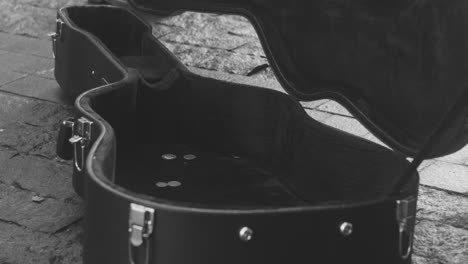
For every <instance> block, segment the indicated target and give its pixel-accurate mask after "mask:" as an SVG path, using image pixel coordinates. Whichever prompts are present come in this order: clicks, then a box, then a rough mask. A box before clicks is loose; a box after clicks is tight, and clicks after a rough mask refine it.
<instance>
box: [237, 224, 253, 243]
mask: <svg viewBox="0 0 468 264" xmlns="http://www.w3.org/2000/svg"><path fill="white" fill-rule="evenodd" d="M252 237H253V230H252V229H250V228H249V227H247V226H244V227H242V228H241V229H240V230H239V238H240V239H241V240H242V241H245V242H247V241H250V240H252Z"/></svg>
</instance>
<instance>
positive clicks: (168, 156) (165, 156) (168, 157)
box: [161, 154, 177, 160]
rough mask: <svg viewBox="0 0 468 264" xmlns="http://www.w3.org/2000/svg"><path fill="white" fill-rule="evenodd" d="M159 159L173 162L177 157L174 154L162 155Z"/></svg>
mask: <svg viewBox="0 0 468 264" xmlns="http://www.w3.org/2000/svg"><path fill="white" fill-rule="evenodd" d="M161 157H162V158H163V159H165V160H173V159H176V158H177V156H176V155H174V154H164V155H162V156H161Z"/></svg>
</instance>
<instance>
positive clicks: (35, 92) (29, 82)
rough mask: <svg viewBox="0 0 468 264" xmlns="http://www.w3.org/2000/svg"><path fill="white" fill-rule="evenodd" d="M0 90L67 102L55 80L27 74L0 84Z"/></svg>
mask: <svg viewBox="0 0 468 264" xmlns="http://www.w3.org/2000/svg"><path fill="white" fill-rule="evenodd" d="M0 63H1V59H0ZM0 90H1V91H6V92H11V93H15V94H19V95H25V96H30V97H34V98H39V99H43V100H48V101H52V102H57V103H63V104H66V103H68V102H69V100H68V99H67V97H66V95H65V94H64V93H63V91H62V90H61V89H60V87H59V86H58V84H57V82H56V81H55V80H51V79H47V78H41V77H38V76H28V77H26V78H22V79H19V80H17V81H14V82H10V83H9V84H6V85H3V86H0Z"/></svg>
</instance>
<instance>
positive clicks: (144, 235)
mask: <svg viewBox="0 0 468 264" xmlns="http://www.w3.org/2000/svg"><path fill="white" fill-rule="evenodd" d="M128 226H129V228H128V233H129V238H128V239H129V256H130V263H131V264H137V263H138V264H140V263H144V264H147V263H149V260H150V243H149V241H148V238H149V236H150V235H151V234H152V233H153V226H154V209H153V208H148V207H145V206H142V205H139V204H133V203H132V204H130V217H129V222H128ZM143 244H145V245H144V246H143ZM137 250H143V252H142V254H143V255H144V262H137V261H136V259H137V256H140V254H138V253H137V252H136V251H137Z"/></svg>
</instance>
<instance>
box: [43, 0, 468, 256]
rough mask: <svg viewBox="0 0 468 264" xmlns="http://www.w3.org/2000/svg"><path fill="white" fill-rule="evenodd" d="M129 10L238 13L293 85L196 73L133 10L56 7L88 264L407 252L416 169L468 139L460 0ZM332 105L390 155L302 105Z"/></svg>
mask: <svg viewBox="0 0 468 264" xmlns="http://www.w3.org/2000/svg"><path fill="white" fill-rule="evenodd" d="M130 3H131V4H132V6H133V8H136V9H138V10H139V11H144V12H151V13H154V14H158V15H170V14H174V13H176V12H180V11H183V10H194V11H200V12H214V13H223V14H225V13H227V14H240V15H244V16H246V17H247V18H248V19H249V20H250V21H251V22H252V24H253V25H254V26H255V29H256V31H257V33H258V35H259V37H260V40H261V42H262V45H263V48H264V50H265V53H266V55H267V57H268V60H269V62H270V64H271V66H272V68H273V69H274V72H275V74H276V76H277V78H278V80H279V81H280V83H281V84H282V86H283V88H284V90H285V91H286V92H287V93H288V94H289V95H287V94H283V93H280V92H277V91H273V90H268V89H264V88H260V87H254V86H249V85H241V84H236V83H230V82H225V81H219V80H215V79H210V78H205V77H202V76H199V75H196V74H194V73H192V72H190V71H189V70H188V69H187V68H186V67H185V66H184V65H183V64H182V63H181V62H179V60H178V59H177V58H176V57H175V56H174V55H173V54H171V52H169V51H168V50H167V49H166V48H165V47H164V46H163V45H162V44H161V43H160V42H159V41H158V40H157V39H156V38H155V37H154V36H153V35H152V33H151V32H152V30H151V26H150V25H149V24H147V23H146V22H145V21H144V20H142V19H141V18H140V17H138V16H137V15H136V14H135V13H134V12H133V11H131V10H130V8H121V7H114V6H71V7H66V8H62V9H60V10H59V12H58V16H57V31H56V33H55V34H53V35H52V39H53V49H54V54H55V64H56V66H55V76H56V79H57V81H58V83H59V84H60V86H61V88H62V89H63V90H64V91H65V92H66V93H67V94H68V95H69V96H70V98H72V99H76V100H75V110H76V111H75V112H76V116H75V117H74V118H70V119H68V120H65V121H64V122H63V123H62V126H61V130H60V133H59V139H58V144H57V152H58V154H59V156H60V157H62V158H65V159H71V158H73V160H74V173H73V185H74V188H75V190H76V191H77V192H78V193H79V194H80V195H81V196H82V197H83V198H84V201H85V204H86V213H85V238H84V241H83V245H84V262H83V263H85V264H98V263H99V264H108V263H109V264H110V263H112V264H128V263H132V264H148V263H151V264H218V263H223V264H239V263H244V264H247V263H252V264H254V263H255V264H259V263H268V264H284V263H320V264H339V263H360V264H376V263H379V264H400V263H401V264H403V263H405V264H408V263H411V253H412V246H413V231H414V225H415V213H416V201H417V195H418V184H419V176H418V173H417V171H416V168H417V167H418V165H419V164H420V163H421V161H422V160H423V159H426V158H432V157H438V156H442V155H446V154H449V153H452V152H455V151H457V150H458V149H460V148H462V147H463V146H464V145H465V144H466V143H467V142H468V118H467V116H468V87H467V85H468V74H467V71H468V49H467V47H468V5H466V1H449V2H447V1H435V0H429V1H423V2H421V1H399V0H398V1H393V0H381V1H361V0H358V1H342V0H336V1H325V0H314V1H306V0H300V1H299V0H292V1H266V0H265V1H262V0H245V1H234V0H202V1H185V0H171V1H161V0H158V1H156V0H132V1H130ZM323 98H331V99H333V100H336V101H338V102H339V103H340V104H342V105H344V106H345V107H346V108H347V109H349V111H351V112H352V113H353V115H354V116H355V117H356V118H357V119H358V120H359V121H360V122H361V123H362V124H364V125H365V126H366V127H367V128H368V129H369V130H370V131H371V132H372V133H373V134H375V135H376V136H377V137H379V138H380V139H381V140H382V141H383V142H384V143H386V144H387V145H388V146H390V147H391V148H392V149H388V148H385V147H382V146H380V145H378V144H376V143H373V142H370V141H368V140H366V139H363V138H360V137H356V136H354V135H351V134H349V133H346V132H342V131H340V130H337V129H334V128H332V127H329V126H327V125H324V124H322V123H319V122H317V121H315V120H314V119H312V118H310V117H309V116H308V115H307V114H306V112H305V111H304V110H303V108H302V107H301V105H300V104H299V101H312V100H317V99H323ZM408 157H412V158H413V159H412V162H409V161H408V160H407V158H408Z"/></svg>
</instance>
